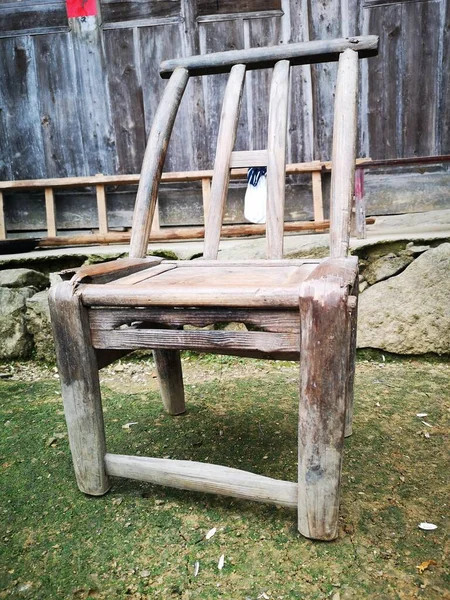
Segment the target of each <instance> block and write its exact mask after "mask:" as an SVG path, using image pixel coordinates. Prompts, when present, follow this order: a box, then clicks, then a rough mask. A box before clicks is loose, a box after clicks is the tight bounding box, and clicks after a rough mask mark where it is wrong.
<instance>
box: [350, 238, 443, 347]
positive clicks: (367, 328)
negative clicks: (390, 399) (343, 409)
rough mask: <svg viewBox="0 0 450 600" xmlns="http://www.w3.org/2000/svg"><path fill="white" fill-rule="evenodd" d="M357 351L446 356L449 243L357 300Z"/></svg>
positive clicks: (430, 252) (417, 260) (377, 285)
mask: <svg viewBox="0 0 450 600" xmlns="http://www.w3.org/2000/svg"><path fill="white" fill-rule="evenodd" d="M358 347H359V348H380V349H382V350H386V351H387V352H394V353H398V354H424V353H427V352H435V353H438V354H449V353H450V244H449V243H445V244H441V245H440V246H438V247H437V248H434V249H432V250H428V252H425V253H424V254H422V255H421V256H419V257H418V258H417V259H416V260H415V261H414V262H413V263H412V264H411V265H410V266H409V267H407V268H406V269H405V270H404V271H403V273H401V274H400V275H397V276H396V277H392V278H391V279H388V280H386V281H381V282H380V283H377V284H375V285H373V286H372V287H370V288H369V289H367V290H366V291H365V292H364V293H363V294H361V296H360V304H359V311H358Z"/></svg>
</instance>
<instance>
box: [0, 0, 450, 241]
mask: <svg viewBox="0 0 450 600" xmlns="http://www.w3.org/2000/svg"><path fill="white" fill-rule="evenodd" d="M100 7H101V18H102V24H101V26H99V27H98V28H94V30H93V31H91V32H83V31H80V28H79V27H77V26H75V25H76V23H74V21H75V20H73V19H72V20H70V26H69V21H68V19H67V15H66V10H65V2H63V1H61V0H39V1H38V2H31V1H30V0H16V1H7V2H2V4H0V82H1V85H0V178H1V179H5V180H10V179H31V178H41V177H66V176H78V175H92V174H95V173H105V174H114V173H137V172H139V171H140V166H141V161H142V157H143V152H144V147H145V140H146V137H147V135H148V132H149V129H150V125H151V121H152V117H153V115H154V112H155V109H156V105H157V102H158V100H159V97H160V95H161V91H162V89H163V87H164V85H165V82H164V81H163V80H161V79H160V77H159V74H158V65H159V63H160V62H161V60H163V59H166V58H170V57H176V56H183V55H189V54H197V53H205V52H214V51H218V50H226V49H234V48H236V49H237V48H247V47H253V46H262V45H272V44H278V43H288V42H290V41H293V42H294V41H303V40H309V39H317V38H333V37H343V36H348V35H359V34H364V33H372V34H378V35H380V55H379V57H378V58H374V59H369V60H365V61H362V68H361V84H360V100H361V102H360V112H359V115H360V116H359V121H360V122H359V132H360V134H359V149H358V154H359V155H360V156H371V157H372V158H391V157H402V156H413V155H432V154H448V153H450V106H449V103H450V100H449V97H450V93H449V92H450V81H449V79H450V69H449V67H448V56H449V55H450V0H424V1H414V0H397V1H396V2H392V1H390V0H365V2H362V1H359V0H265V1H262V0H252V1H250V0H247V1H245V2H243V1H240V2H239V1H237V0H149V1H148V2H142V1H138V0H125V1H121V2H119V1H116V0H103V1H101V2H100ZM335 74H336V65H335V64H331V65H330V64H325V65H314V66H303V67H295V68H294V69H293V73H292V94H291V110H290V112H291V115H290V135H289V140H290V142H289V151H288V157H287V158H288V161H289V162H297V161H309V160H314V159H322V160H328V159H329V158H330V156H331V135H332V117H333V96H334V81H335ZM270 77H271V73H270V72H269V71H259V72H252V73H249V75H248V76H247V83H246V88H245V97H244V101H243V110H242V115H241V120H240V124H239V131H238V136H237V146H236V149H240V150H246V149H259V148H263V147H265V138H266V132H267V101H266V100H267V96H268V88H269V83H270ZM225 81H226V76H212V77H204V78H195V79H192V80H191V81H190V82H189V85H188V90H187V92H186V95H185V98H184V99H183V102H182V106H181V109H180V113H179V115H178V117H177V121H176V124H175V128H174V134H173V138H172V141H171V144H170V148H169V153H168V156H167V159H166V164H165V170H172V171H173V170H188V169H198V168H210V167H211V166H212V162H213V158H214V152H215V143H216V135H217V130H218V117H219V115H220V103H221V98H222V96H223V90H224V85H225ZM262 100H264V102H263V101H262ZM442 170H443V171H444V175H445V167H442V169H441V171H442ZM439 176H440V177H441V179H442V176H443V173H442V172H440V173H439ZM374 177H375V178H376V176H374ZM405 181H406V183H405V185H406V189H408V185H409V184H408V181H409V180H408V178H406V180H405ZM411 181H412V183H411V190H413V189H415V186H416V184H415V183H414V179H412V180H411ZM374 182H375V183H372V188H371V187H370V182H369V189H372V190H374V189H376V179H375V180H374ZM297 183H298V182H297ZM297 187H298V190H299V193H298V194H297V193H296V194H293V196H294V197H293V198H292V201H288V203H287V211H288V214H287V216H288V217H290V218H298V217H299V215H301V216H302V217H305V218H308V216H311V214H312V201H311V197H310V186H309V182H308V183H303V184H301V182H300V183H299V184H298V186H297ZM63 195H64V198H63V199H62V200H61V201H59V202H58V205H59V209H58V214H57V219H58V227H59V228H61V229H64V228H70V226H71V224H72V226H73V228H77V229H78V228H83V227H95V226H96V220H95V217H94V212H95V211H94V207H95V200H94V198H93V197H92V196H90V195H89V193H88V191H87V192H86V194H84V196H83V195H81V196H80V195H79V194H78V193H76V194H71V195H69V194H67V193H64V194H63ZM163 196H164V198H163V199H162V202H161V213H162V222H163V223H164V222H166V223H168V224H174V223H179V222H180V221H184V222H186V223H189V222H196V223H198V222H199V218H200V219H201V210H200V208H201V202H200V196H199V192H198V190H196V189H195V186H194V187H193V188H192V189H191V191H190V192H189V193H185V194H183V193H181V194H180V192H178V193H176V192H172V191H167V192H165V193H163ZM231 196H232V197H234V198H235V201H234V202H232V201H231V202H230V207H229V211H228V214H227V217H228V219H229V220H242V210H240V209H239V206H240V203H241V201H242V192H241V191H239V190H238V191H236V190H235V191H234V192H232V194H231ZM133 197H134V192H133V191H130V192H128V193H125V192H120V193H117V194H115V192H114V190H110V192H109V199H110V203H111V209H112V213H113V214H112V222H111V224H112V223H114V225H116V226H129V225H130V217H131V211H132V204H133ZM180 197H184V198H185V202H184V204H181V205H180ZM299 197H300V201H299ZM30 198H31V199H30ZM77 198H78V200H77ZM82 198H84V200H83V202H81V199H82ZM369 198H371V200H370V202H372V212H373V213H377V210H378V209H377V200H376V193H375V195H374V194H373V192H371V195H370V196H369ZM66 200H67V201H66ZM288 200H289V199H288ZM17 201H18V202H19V205H20V206H22V209H21V211H19V212H18V211H17V203H16V200H14V202H13V201H12V198H10V197H8V196H7V197H6V215H7V226H8V229H9V230H11V231H12V230H17V229H23V228H30V227H31V228H34V229H43V222H42V219H41V218H40V217H39V211H41V212H42V210H41V208H39V209H38V208H37V204H38V202H40V200H39V201H37V200H36V198H35V196H34V197H30V196H29V195H25V196H23V195H22V196H21V197H20V198H17ZM448 201H449V197H448V196H447V197H445V195H444V197H443V198H442V197H441V196H439V197H438V198H437V200H436V202H437V205H438V206H440V205H441V204H442V202H445V203H447V202H448ZM42 202H43V200H42ZM175 202H176V203H177V207H175ZM186 202H188V203H190V205H191V209H190V210H186ZM64 203H65V204H64ZM14 204H16V206H14ZM77 204H80V206H79V210H78V213H77V214H78V217H79V218H78V219H76V222H77V226H76V227H75V226H74V220H73V215H74V211H73V207H74V206H75V207H76V206H77ZM81 204H84V209H83V210H81ZM382 204H383V211H385V210H386V209H385V207H386V197H384V198H383V201H382ZM407 204H408V203H406V205H407ZM89 206H91V207H92V210H90V209H89ZM402 206H403V208H402V210H403V209H404V208H405V203H403V204H402ZM420 206H421V204H420V201H417V199H416V201H415V203H413V205H412V206H411V207H409V209H410V210H417V209H420ZM27 207H28V208H27ZM65 207H66V208H67V210H66V208H65ZM35 208H36V210H35ZM369 209H370V207H369ZM406 209H408V206H406ZM27 211H28V214H29V219H28V221H31V222H28V223H25V221H27V219H26V213H27ZM75 212H77V210H76V211H75ZM394 212H397V209H394ZM294 213H295V215H294ZM42 214H44V213H43V212H42ZM83 215H84V216H83ZM24 219H25V220H24Z"/></svg>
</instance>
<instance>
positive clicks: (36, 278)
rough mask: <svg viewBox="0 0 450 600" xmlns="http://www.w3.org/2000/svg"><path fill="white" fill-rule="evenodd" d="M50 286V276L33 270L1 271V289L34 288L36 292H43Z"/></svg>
mask: <svg viewBox="0 0 450 600" xmlns="http://www.w3.org/2000/svg"><path fill="white" fill-rule="evenodd" d="M49 285H50V280H49V278H48V275H44V274H43V273H39V271H34V270H33V269H5V270H3V271H0V287H8V288H24V287H33V288H35V289H36V290H43V289H44V288H46V287H48V286H49Z"/></svg>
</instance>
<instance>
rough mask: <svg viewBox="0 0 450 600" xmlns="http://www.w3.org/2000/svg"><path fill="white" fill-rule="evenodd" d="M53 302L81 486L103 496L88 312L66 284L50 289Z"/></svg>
mask: <svg viewBox="0 0 450 600" xmlns="http://www.w3.org/2000/svg"><path fill="white" fill-rule="evenodd" d="M49 304H50V314H51V320H52V327H53V336H54V339H55V346H56V358H57V363H58V369H59V376H60V379H61V392H62V398H63V402H64V413H65V416H66V421H67V429H68V434H69V443H70V449H71V452H72V460H73V466H74V469H75V475H76V478H77V483H78V487H79V488H80V490H81V491H82V492H84V493H85V494H90V495H92V496H101V495H102V494H104V493H106V492H107V491H108V490H109V488H110V485H109V481H108V477H107V475H106V472H105V466H104V458H105V454H106V444H105V432H104V425H103V412H102V405H101V396H100V383H99V377H98V366H97V360H96V356H95V351H94V349H93V347H92V345H91V339H90V331H89V322H88V316H87V310H86V308H85V307H84V306H83V305H82V303H81V301H80V298H79V297H78V296H77V295H76V294H74V288H73V286H72V285H71V284H70V283H68V282H64V283H60V284H58V285H57V286H55V287H54V288H52V289H51V290H50V296H49Z"/></svg>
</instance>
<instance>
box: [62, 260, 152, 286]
mask: <svg viewBox="0 0 450 600" xmlns="http://www.w3.org/2000/svg"><path fill="white" fill-rule="evenodd" d="M161 261H162V258H159V257H158V256H149V257H147V258H118V259H117V260H113V261H108V262H104V263H100V264H97V265H86V266H84V267H81V268H80V269H78V270H77V271H76V273H75V274H74V275H73V277H72V279H71V283H72V284H73V285H76V284H79V283H99V284H105V283H108V282H110V281H114V280H115V279H118V278H119V277H125V276H127V275H131V274H132V273H136V272H138V271H142V270H144V269H148V268H149V267H152V266H156V265H159V264H160V262H161Z"/></svg>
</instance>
